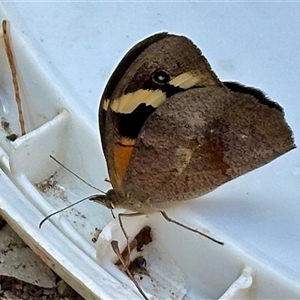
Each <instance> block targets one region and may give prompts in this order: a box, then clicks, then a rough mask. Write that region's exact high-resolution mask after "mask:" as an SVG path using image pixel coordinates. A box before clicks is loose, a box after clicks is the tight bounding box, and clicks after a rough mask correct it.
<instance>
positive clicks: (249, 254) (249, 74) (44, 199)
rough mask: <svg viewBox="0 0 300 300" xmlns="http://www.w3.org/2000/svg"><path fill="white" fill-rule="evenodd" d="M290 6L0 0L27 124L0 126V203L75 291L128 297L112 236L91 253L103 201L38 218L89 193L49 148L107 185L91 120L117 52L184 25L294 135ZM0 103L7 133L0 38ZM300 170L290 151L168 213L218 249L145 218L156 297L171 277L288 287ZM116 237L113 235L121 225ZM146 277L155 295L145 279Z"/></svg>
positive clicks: (13, 120)
mask: <svg viewBox="0 0 300 300" xmlns="http://www.w3.org/2000/svg"><path fill="white" fill-rule="evenodd" d="M299 13H300V4H297V3H289V4H282V3H281V4H280V3H273V4H270V3H260V4H258V3H256V4H254V3H130V4H128V3H91V2H90V3H75V2H73V3H71V2H70V3H57V2H56V3H21V2H20V3H13V2H3V3H0V19H1V20H2V19H3V18H6V19H8V20H9V21H10V23H11V30H10V35H11V39H12V43H13V51H14V54H15V59H16V62H17V68H18V74H19V80H20V88H21V96H22V99H23V109H24V116H25V126H26V129H27V134H26V135H25V136H23V137H21V138H19V139H17V140H16V141H15V142H13V143H12V142H9V141H7V139H6V138H5V136H6V132H4V130H3V129H2V128H0V145H1V150H0V164H1V168H2V171H1V173H0V176H1V177H0V187H1V195H0V209H1V213H2V214H3V215H4V216H5V217H6V218H7V219H8V221H9V222H10V224H11V225H12V226H13V228H14V229H15V230H16V231H17V232H18V233H19V234H20V235H21V237H22V238H23V239H24V240H25V241H26V242H27V243H28V244H29V245H30V246H31V247H32V248H33V249H34V250H35V252H37V253H38V254H39V255H40V256H41V257H42V259H43V260H44V261H46V262H47V263H48V264H49V265H50V266H51V267H52V268H53V269H54V270H55V271H56V272H57V273H58V274H59V275H61V276H62V277H63V278H64V279H66V280H67V281H68V282H69V283H70V284H71V285H72V286H73V287H74V288H75V289H76V290H77V291H78V292H79V293H81V294H82V295H83V296H84V297H85V298H86V299H100V298H101V299H121V298H124V299H125V298H126V299H134V298H140V297H141V296H140V295H139V294H138V292H137V291H136V289H135V287H134V286H133V284H132V283H131V282H130V281H129V280H128V278H127V277H126V276H125V275H124V274H123V273H121V272H120V271H118V270H117V268H116V267H115V266H114V265H113V262H114V258H113V256H112V255H111V254H109V253H111V252H109V251H111V249H110V247H106V250H105V251H108V252H103V251H101V248H99V246H98V249H97V250H96V245H95V244H94V243H93V242H92V241H91V240H92V238H93V236H94V234H95V228H100V229H103V228H105V226H106V225H107V224H109V225H108V227H106V230H108V232H110V233H114V230H110V229H111V228H116V225H115V224H114V223H111V224H110V222H111V221H112V217H111V214H110V212H109V210H108V209H107V208H105V207H102V206H100V205H98V204H96V203H92V202H88V201H87V202H84V203H81V204H79V205H78V206H75V207H74V208H72V209H70V210H68V211H66V212H64V213H62V214H59V215H56V216H55V217H53V218H51V220H50V221H47V222H46V223H45V224H44V225H43V227H42V229H39V228H38V224H39V222H40V221H41V219H42V218H43V216H45V215H46V214H48V213H50V212H53V211H54V210H55V209H58V208H61V207H64V206H65V205H66V204H68V203H72V202H74V201H76V200H78V199H80V198H82V197H85V196H88V195H90V194H95V193H97V192H96V191H94V190H92V189H91V188H89V187H87V186H86V185H84V184H83V183H82V182H80V181H78V180H77V179H76V178H74V176H73V175H71V174H70V173H68V172H66V171H65V170H63V169H62V168H61V167H59V166H58V165H57V164H56V163H55V162H54V161H53V160H51V159H50V158H49V155H50V154H52V155H54V156H55V157H56V158H57V159H59V160H60V161H61V162H62V163H64V164H65V165H66V166H68V167H69V168H71V169H72V170H73V171H75V172H76V173H77V174H78V175H80V176H82V177H83V178H84V179H85V180H87V181H88V182H90V183H91V184H93V185H95V186H97V187H99V188H101V189H103V190H107V189H108V188H109V185H108V183H106V182H105V181H104V179H105V177H106V176H107V175H106V166H105V163H104V158H103V154H102V151H101V146H100V141H99V132H98V123H97V110H98V104H99V103H98V101H99V100H98V99H99V95H100V93H101V91H102V90H103V88H104V85H105V83H106V81H107V80H108V78H109V75H110V74H111V72H112V71H113V69H114V67H115V66H116V64H117V62H118V61H119V60H120V59H121V58H122V56H123V55H124V54H125V53H126V51H127V50H128V49H129V48H130V47H131V46H132V45H133V44H135V43H136V42H137V41H139V40H141V39H143V38H145V37H146V36H148V35H150V34H152V33H154V32H158V31H169V32H175V33H177V34H184V35H187V36H189V37H190V38H191V39H192V40H193V41H194V42H195V43H196V44H197V45H198V46H199V47H200V48H201V49H202V51H203V53H204V55H205V56H206V57H207V58H208V60H209V61H210V63H211V65H212V67H213V68H214V70H215V71H216V73H217V74H218V75H219V77H220V78H221V79H223V80H237V81H240V82H242V83H245V84H248V85H253V86H256V87H259V88H261V89H262V90H264V91H265V92H266V93H267V94H268V95H269V96H270V97H271V98H272V99H274V100H276V101H278V102H279V103H280V104H281V105H282V106H283V107H284V109H285V112H286V118H287V120H288V122H289V124H290V125H291V127H292V129H293V130H294V133H295V140H296V144H298V141H299V135H300V127H299V111H300V108H299V94H300V93H299V78H300V73H299V72H300V71H299V70H300V66H299V64H300V52H299V49H300V39H299V32H300V23H299V22H300V21H299V20H300V19H299ZM0 102H1V103H0V104H1V105H0V115H1V117H5V119H6V120H7V121H8V122H9V123H10V127H11V130H12V131H13V132H16V133H18V130H19V127H18V121H17V120H18V119H17V110H16V105H15V101H14V94H13V87H12V83H11V77H10V71H9V68H8V63H7V60H6V56H5V52H4V46H3V41H2V39H0ZM299 176H300V151H299V150H298V149H296V150H293V151H292V152H290V153H288V154H286V155H284V156H283V157H281V158H279V159H277V160H275V161H273V162H272V163H270V164H269V165H267V166H264V167H262V168H260V169H258V170H256V171H253V172H251V173H249V174H247V175H244V176H242V177H240V178H238V179H235V180H234V181H232V182H230V183H228V184H225V185H224V186H222V187H220V188H219V189H217V190H216V191H214V192H212V193H210V194H208V195H205V196H203V197H201V199H196V200H193V201H190V202H188V203H185V204H183V205H182V206H180V207H178V208H176V209H172V210H169V211H168V215H169V216H171V217H172V218H173V219H176V220H179V221H181V222H183V223H185V224H188V225H189V226H191V227H195V228H198V229H200V230H203V231H209V233H210V234H211V235H212V236H213V237H216V238H218V239H221V240H222V241H223V242H224V243H225V245H224V246H219V245H216V244H214V243H212V242H210V241H208V240H206V239H203V238H201V237H199V236H197V235H195V234H193V233H190V232H187V231H186V230H183V229H181V228H178V227H176V226H175V225H173V224H169V223H167V222H166V221H165V220H164V219H163V218H162V217H161V215H160V214H153V215H151V216H149V217H145V218H144V219H143V222H145V224H147V225H150V227H151V228H152V231H153V237H154V242H153V244H152V245H151V244H149V245H147V246H145V250H144V253H143V255H144V256H145V257H146V260H147V261H149V262H148V263H149V264H150V265H151V264H152V265H151V268H150V269H151V270H154V274H157V275H154V276H157V278H166V279H171V282H172V283H170V282H168V281H166V282H163V280H161V281H162V282H160V283H161V284H162V286H164V285H165V286H168V287H170V291H169V294H168V295H169V296H170V295H172V293H173V292H174V290H173V289H172V288H171V287H172V285H173V286H175V287H177V288H178V291H176V293H177V294H176V295H178V297H177V299H179V298H182V297H184V299H206V298H209V299H218V298H220V297H221V299H239V298H244V299H263V298H264V299H271V298H272V299H274V298H276V299H298V298H300V281H299V278H300V256H299V250H300V219H299V216H298V215H299V211H300V177H299ZM115 213H116V214H117V212H115ZM126 222H129V224H130V225H127V227H128V230H129V231H130V228H131V227H132V228H133V229H134V230H137V231H138V230H139V229H140V227H141V226H142V224H141V223H140V222H141V221H140V220H139V219H135V218H130V220H126ZM143 222H142V223H143ZM143 224H144V223H143ZM104 234H105V231H104V233H102V236H101V235H100V240H99V242H98V243H101V241H102V238H103V235H104ZM115 234H116V235H115ZM115 234H113V235H112V238H113V239H118V240H120V239H121V235H120V231H118V230H116V233H115ZM132 235H134V233H132ZM104 237H105V235H104ZM106 237H107V236H106ZM120 242H121V241H120ZM107 243H108V244H109V238H108V241H107ZM104 244H105V241H104ZM106 245H107V244H106ZM99 249H100V250H99ZM96 252H97V257H98V261H99V263H97V258H96ZM99 252H100V253H99ZM153 253H154V254H156V253H157V255H153ZM152 268H153V269H152ZM160 270H163V271H162V272H163V276H162V277H159V275H158V272H161V271H160ZM155 272H156V273H155ZM172 274H176V276H174V277H172ZM155 278H156V277H155ZM143 284H144V283H143V282H141V285H142V286H143ZM143 287H144V286H143ZM144 288H145V290H146V292H148V294H149V295H150V294H152V295H153V294H154V291H153V290H151V287H149V290H147V288H148V287H147V284H146V285H145V287H144ZM180 291H181V292H182V293H180ZM185 293H186V294H185ZM184 295H185V296H184ZM222 295H223V296H222ZM169 296H166V295H165V294H160V293H158V294H156V295H153V297H156V298H158V299H159V298H164V299H165V298H166V297H169ZM149 297H150V296H149ZM170 297H171V296H170ZM153 299H154V298H153Z"/></svg>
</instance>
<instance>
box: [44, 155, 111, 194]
mask: <svg viewBox="0 0 300 300" xmlns="http://www.w3.org/2000/svg"><path fill="white" fill-rule="evenodd" d="M49 156H50V158H52V159H53V160H54V161H55V162H56V163H58V164H59V165H60V166H61V167H63V168H64V169H65V170H67V171H68V172H70V173H71V174H72V175H74V176H75V177H76V178H77V179H79V180H81V181H82V182H83V183H85V184H86V185H88V186H89V187H91V188H92V189H94V190H96V191H98V192H100V193H102V194H106V193H105V192H104V191H102V190H100V189H98V188H97V187H95V186H94V185H92V184H90V183H88V182H87V181H86V180H84V179H83V178H81V177H80V176H78V175H77V174H76V173H75V172H73V171H72V170H71V169H69V168H68V167H66V166H64V165H63V164H62V163H61V162H60V161H59V160H57V159H56V158H55V157H54V156H52V155H51V154H50V155H49Z"/></svg>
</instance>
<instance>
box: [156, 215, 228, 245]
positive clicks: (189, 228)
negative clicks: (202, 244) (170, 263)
mask: <svg viewBox="0 0 300 300" xmlns="http://www.w3.org/2000/svg"><path fill="white" fill-rule="evenodd" d="M160 213H161V214H162V216H163V217H164V218H165V219H166V220H167V221H168V222H171V223H174V224H176V225H178V226H180V227H183V228H185V229H187V230H190V231H192V232H195V233H198V234H200V235H202V236H204V237H206V238H207V239H209V240H211V241H213V242H215V243H217V244H219V245H224V243H223V242H221V241H218V240H216V239H214V238H212V237H211V236H209V235H206V234H205V233H203V232H201V231H198V230H197V229H194V228H191V227H188V226H187V225H184V224H182V223H180V222H178V221H175V220H173V219H171V218H170V217H169V216H168V215H167V214H166V212H165V211H161V212H160Z"/></svg>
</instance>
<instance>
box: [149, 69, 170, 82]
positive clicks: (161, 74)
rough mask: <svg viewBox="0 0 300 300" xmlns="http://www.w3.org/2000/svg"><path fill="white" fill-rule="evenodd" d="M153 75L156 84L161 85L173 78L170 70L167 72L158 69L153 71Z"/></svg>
mask: <svg viewBox="0 0 300 300" xmlns="http://www.w3.org/2000/svg"><path fill="white" fill-rule="evenodd" d="M151 77H152V80H153V82H154V83H156V84H159V85H163V84H166V83H168V82H169V81H170V79H171V77H170V74H169V73H168V72H166V71H165V70H157V71H155V72H153V73H152V76H151Z"/></svg>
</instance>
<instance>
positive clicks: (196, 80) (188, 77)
mask: <svg viewBox="0 0 300 300" xmlns="http://www.w3.org/2000/svg"><path fill="white" fill-rule="evenodd" d="M169 84H172V85H173V86H178V87H180V88H182V89H185V90H187V89H189V88H191V87H193V86H196V85H201V86H208V85H215V84H216V81H215V80H214V79H212V78H210V77H207V75H206V74H202V73H199V72H197V73H196V72H194V73H193V71H191V72H186V73H182V74H180V75H178V76H176V77H175V78H173V79H172V80H170V82H169Z"/></svg>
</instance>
